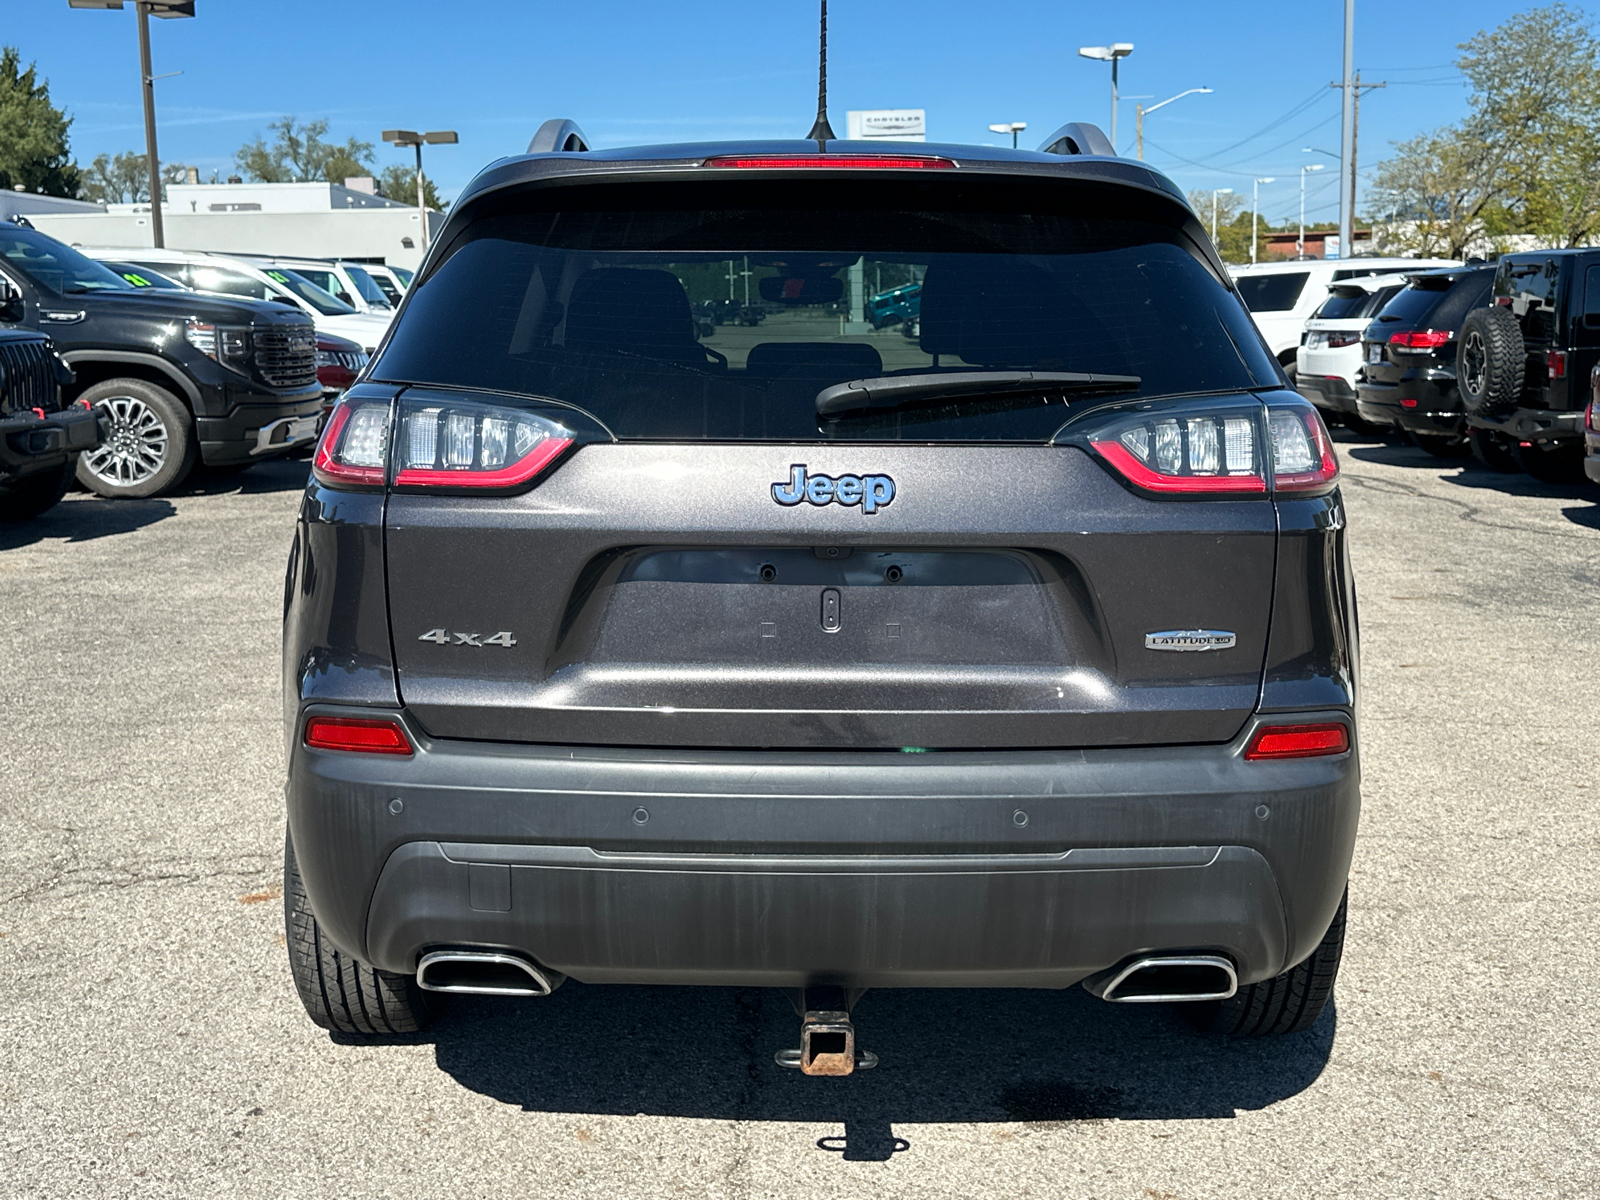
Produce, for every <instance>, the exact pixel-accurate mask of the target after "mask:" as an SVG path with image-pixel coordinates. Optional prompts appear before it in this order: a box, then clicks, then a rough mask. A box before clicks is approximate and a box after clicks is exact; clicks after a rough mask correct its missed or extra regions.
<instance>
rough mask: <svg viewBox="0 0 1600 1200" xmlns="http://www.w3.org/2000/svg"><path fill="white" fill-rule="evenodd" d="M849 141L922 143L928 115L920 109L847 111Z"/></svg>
mask: <svg viewBox="0 0 1600 1200" xmlns="http://www.w3.org/2000/svg"><path fill="white" fill-rule="evenodd" d="M849 130H850V132H849V134H848V136H849V138H850V140H851V141H874V140H885V141H895V142H925V141H927V140H928V114H927V110H926V109H921V108H873V109H867V110H865V111H854V112H851V113H850V126H849Z"/></svg>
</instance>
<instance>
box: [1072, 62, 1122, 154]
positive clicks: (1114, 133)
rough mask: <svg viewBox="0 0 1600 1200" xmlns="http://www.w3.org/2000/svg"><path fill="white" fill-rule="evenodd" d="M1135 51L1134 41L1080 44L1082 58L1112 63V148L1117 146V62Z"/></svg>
mask: <svg viewBox="0 0 1600 1200" xmlns="http://www.w3.org/2000/svg"><path fill="white" fill-rule="evenodd" d="M1132 53H1133V43H1132V42H1113V43H1112V44H1111V45H1109V46H1079V47H1078V56H1079V57H1080V58H1092V59H1096V60H1097V61H1099V62H1108V63H1110V64H1111V148H1112V149H1113V150H1115V149H1116V148H1117V64H1118V63H1119V62H1121V61H1122V60H1123V59H1125V58H1127V57H1128V55H1130V54H1132Z"/></svg>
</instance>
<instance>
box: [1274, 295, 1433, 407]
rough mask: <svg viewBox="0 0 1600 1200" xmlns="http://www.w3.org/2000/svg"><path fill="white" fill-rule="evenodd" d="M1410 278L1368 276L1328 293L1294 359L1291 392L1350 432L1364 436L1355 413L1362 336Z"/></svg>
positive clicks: (1301, 340) (1315, 313)
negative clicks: (1349, 429) (1293, 385)
mask: <svg viewBox="0 0 1600 1200" xmlns="http://www.w3.org/2000/svg"><path fill="white" fill-rule="evenodd" d="M1408 278H1410V276H1409V275H1402V274H1394V275H1367V276H1364V277H1363V278H1360V279H1346V280H1343V281H1342V282H1340V283H1335V284H1333V285H1332V286H1331V287H1329V288H1328V298H1327V299H1326V300H1324V301H1323V302H1322V303H1321V304H1320V305H1318V306H1317V308H1316V310H1315V311H1314V312H1312V314H1311V319H1310V320H1309V321H1307V322H1306V325H1305V332H1303V333H1302V334H1301V335H1300V347H1299V350H1298V351H1297V352H1296V355H1295V380H1294V383H1295V388H1296V389H1297V390H1298V391H1299V392H1300V394H1301V395H1302V396H1304V397H1305V398H1306V399H1307V400H1309V401H1311V403H1313V404H1315V405H1316V406H1317V407H1318V408H1320V409H1321V410H1322V412H1323V415H1324V416H1325V417H1329V418H1330V419H1334V418H1337V419H1338V420H1340V421H1343V422H1344V424H1346V425H1348V426H1350V427H1351V428H1352V429H1356V430H1359V431H1361V432H1368V431H1369V427H1368V426H1367V425H1366V422H1364V421H1362V420H1361V418H1360V417H1359V415H1358V414H1357V413H1356V375H1357V373H1358V372H1359V371H1360V370H1361V334H1362V331H1363V330H1365V329H1366V327H1367V325H1368V324H1369V323H1370V322H1371V321H1372V319H1373V318H1374V317H1376V316H1377V315H1378V314H1379V313H1380V312H1382V311H1383V306H1384V305H1385V304H1387V303H1389V301H1390V300H1392V299H1393V298H1394V297H1395V296H1396V295H1398V294H1399V293H1400V291H1401V290H1402V289H1404V288H1405V286H1406V280H1407V279H1408Z"/></svg>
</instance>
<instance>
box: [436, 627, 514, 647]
mask: <svg viewBox="0 0 1600 1200" xmlns="http://www.w3.org/2000/svg"><path fill="white" fill-rule="evenodd" d="M417 641H419V642H432V643H433V644H434V645H436V646H478V647H483V646H508V647H509V646H515V645H516V644H517V639H516V637H515V635H513V634H512V633H510V632H509V631H507V630H504V629H502V630H501V631H500V632H499V633H496V634H493V635H491V636H485V635H484V634H481V633H458V634H456V635H455V638H454V640H452V639H451V636H450V633H449V632H447V631H445V630H443V629H430V630H428V632H427V633H424V634H421V635H419V636H418V638H417Z"/></svg>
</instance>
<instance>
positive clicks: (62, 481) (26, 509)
mask: <svg viewBox="0 0 1600 1200" xmlns="http://www.w3.org/2000/svg"><path fill="white" fill-rule="evenodd" d="M71 485H72V461H71V460H70V459H69V460H67V461H66V462H64V463H62V464H61V466H60V468H59V469H58V470H55V471H41V472H40V473H39V474H37V475H30V476H28V478H26V479H24V480H23V481H22V482H20V483H16V484H13V485H12V486H10V487H9V488H0V521H27V520H31V519H32V518H34V517H37V516H39V515H40V514H41V513H46V512H49V511H50V510H51V509H52V508H54V507H55V506H56V505H57V504H58V503H60V500H61V497H63V496H65V495H66V494H67V488H68V487H70V486H71Z"/></svg>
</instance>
